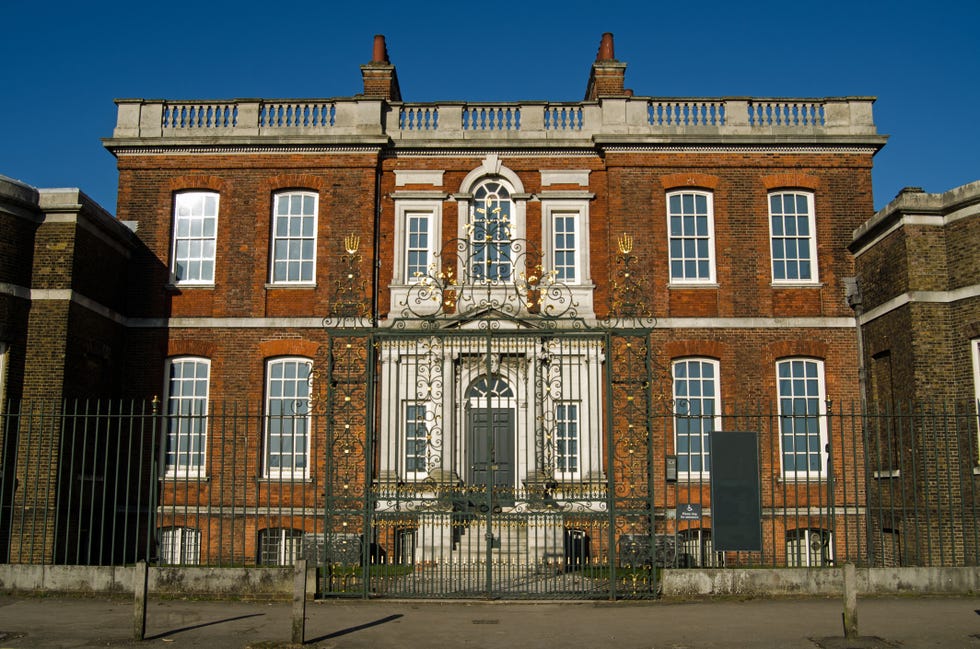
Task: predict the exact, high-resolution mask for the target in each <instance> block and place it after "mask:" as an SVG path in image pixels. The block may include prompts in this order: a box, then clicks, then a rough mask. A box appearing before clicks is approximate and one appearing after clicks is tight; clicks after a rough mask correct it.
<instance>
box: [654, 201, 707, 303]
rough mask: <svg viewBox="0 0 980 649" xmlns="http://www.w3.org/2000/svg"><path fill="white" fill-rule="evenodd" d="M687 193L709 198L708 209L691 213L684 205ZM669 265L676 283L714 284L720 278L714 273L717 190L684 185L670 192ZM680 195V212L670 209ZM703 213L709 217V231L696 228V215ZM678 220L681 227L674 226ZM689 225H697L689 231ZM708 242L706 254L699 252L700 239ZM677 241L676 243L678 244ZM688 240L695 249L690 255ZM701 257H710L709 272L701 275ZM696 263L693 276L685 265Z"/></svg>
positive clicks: (668, 226)
mask: <svg viewBox="0 0 980 649" xmlns="http://www.w3.org/2000/svg"><path fill="white" fill-rule="evenodd" d="M685 196H692V197H693V198H694V201H695V202H696V201H697V198H698V197H702V198H704V199H705V201H706V205H705V212H704V214H703V215H702V214H700V213H699V212H698V211H697V210H696V209H695V211H694V212H693V213H691V214H686V213H685V212H684V209H683V202H684V197H685ZM666 198H667V268H668V274H669V276H670V284H671V286H674V285H685V284H715V283H717V279H716V276H715V203H714V193H713V192H710V191H706V190H701V189H696V190H692V189H683V190H676V191H670V192H667V196H666ZM674 198H678V199H679V200H680V202H681V203H682V206H681V212H680V213H678V214H675V213H674V212H673V210H672V209H671V202H672V199H674ZM699 216H703V217H704V218H705V220H706V232H704V233H703V234H702V233H699V232H697V225H696V223H697V218H698V217H699ZM689 217H692V218H693V222H692V223H690V224H689V223H688V222H687V218H689ZM675 221H679V223H680V230H679V231H678V230H675V228H674V226H675ZM687 225H694V227H695V231H694V232H693V233H692V232H689V231H688V230H687ZM701 241H703V242H705V245H706V246H707V251H706V257H707V259H706V260H705V259H704V256H702V255H701V254H700V252H699V251H698V250H697V247H698V243H699V242H701ZM675 244H676V245H675ZM689 244H691V245H693V246H694V248H695V250H694V251H693V254H691V255H689V254H688V252H690V251H688V250H687V248H688V247H689ZM678 246H679V248H680V251H679V252H678V254H676V255H675V247H678ZM702 261H707V263H708V274H707V276H705V277H703V276H701V271H700V263H701V262H702ZM675 263H680V264H681V266H682V272H681V273H680V274H678V275H675V274H674V264H675ZM689 263H694V264H695V267H696V272H695V275H694V276H693V277H689V276H687V272H686V267H687V264H689Z"/></svg>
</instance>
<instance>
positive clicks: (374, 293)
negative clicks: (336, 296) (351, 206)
mask: <svg viewBox="0 0 980 649" xmlns="http://www.w3.org/2000/svg"><path fill="white" fill-rule="evenodd" d="M372 238H373V239H374V246H373V248H374V249H373V251H372V254H371V327H372V328H377V326H378V319H379V318H378V291H379V290H380V287H379V286H378V282H379V281H380V275H381V160H380V156H379V160H378V166H377V167H376V169H375V172H374V237H372Z"/></svg>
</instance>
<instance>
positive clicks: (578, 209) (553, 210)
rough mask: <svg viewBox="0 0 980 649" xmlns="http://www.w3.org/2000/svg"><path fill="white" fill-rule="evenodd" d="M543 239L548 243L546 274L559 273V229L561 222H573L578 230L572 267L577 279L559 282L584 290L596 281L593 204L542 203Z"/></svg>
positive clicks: (565, 200)
mask: <svg viewBox="0 0 980 649" xmlns="http://www.w3.org/2000/svg"><path fill="white" fill-rule="evenodd" d="M541 206H542V208H541V209H542V224H541V225H542V228H541V230H542V232H541V234H542V238H543V240H544V254H545V263H544V266H545V269H544V270H545V271H552V270H557V269H558V265H557V262H558V255H557V252H558V236H559V232H558V228H557V227H556V225H555V222H556V221H557V220H558V219H559V218H568V217H571V218H572V223H573V224H574V228H575V232H574V234H575V245H574V248H573V249H572V250H573V259H572V265H573V266H574V270H575V277H574V278H572V279H568V278H563V277H562V276H561V275H560V274H559V275H556V276H555V281H557V282H560V283H562V284H567V285H569V286H583V285H586V284H590V283H591V281H592V278H591V274H590V269H589V201H587V200H567V199H547V200H544V199H542V201H541Z"/></svg>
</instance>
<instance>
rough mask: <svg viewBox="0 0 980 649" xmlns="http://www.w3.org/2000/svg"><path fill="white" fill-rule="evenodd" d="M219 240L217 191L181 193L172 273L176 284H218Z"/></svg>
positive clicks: (176, 198)
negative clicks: (215, 267)
mask: <svg viewBox="0 0 980 649" xmlns="http://www.w3.org/2000/svg"><path fill="white" fill-rule="evenodd" d="M217 241H218V194H217V192H197V191H190V192H180V193H179V194H176V195H175V196H174V223H173V238H172V249H171V255H170V274H171V278H172V281H173V282H174V283H175V284H183V285H192V284H197V285H212V284H214V260H215V251H216V249H217Z"/></svg>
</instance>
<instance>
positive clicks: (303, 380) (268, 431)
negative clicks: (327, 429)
mask: <svg viewBox="0 0 980 649" xmlns="http://www.w3.org/2000/svg"><path fill="white" fill-rule="evenodd" d="M312 368H313V363H312V362H311V361H310V360H309V359H308V358H276V359H273V360H270V361H269V362H268V364H267V367H266V393H265V395H266V396H265V406H266V410H265V460H266V461H265V466H266V475H267V476H268V477H276V478H287V479H302V478H305V477H306V476H307V475H308V472H309V461H308V460H309V445H310V429H311V420H310V391H311V382H312Z"/></svg>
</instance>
